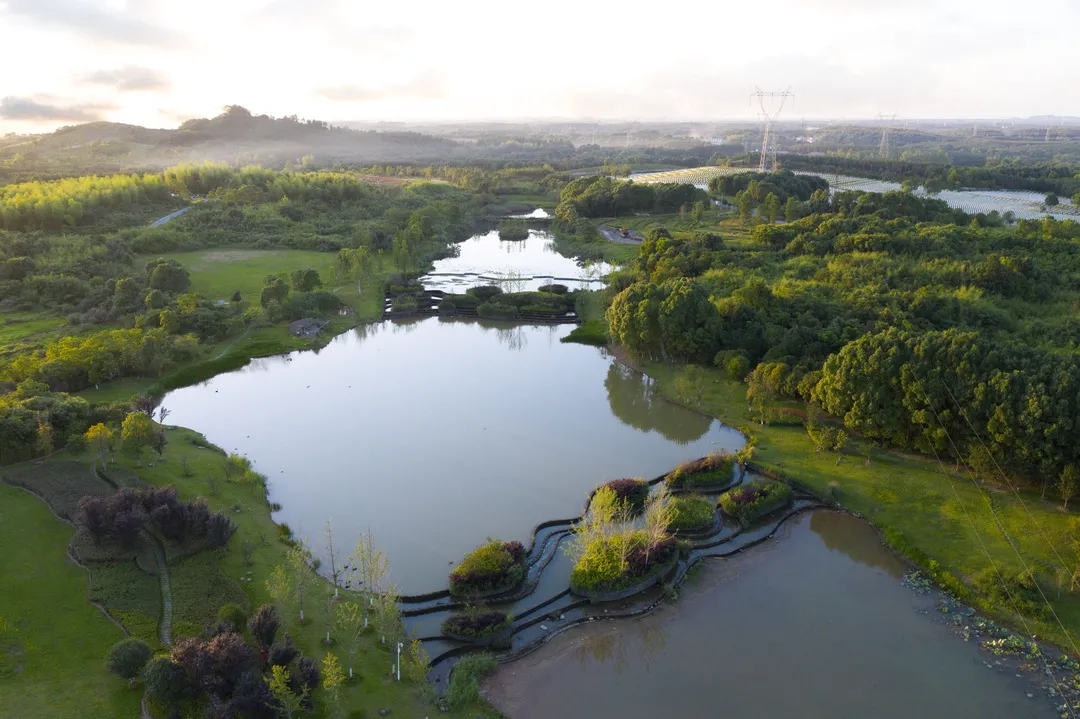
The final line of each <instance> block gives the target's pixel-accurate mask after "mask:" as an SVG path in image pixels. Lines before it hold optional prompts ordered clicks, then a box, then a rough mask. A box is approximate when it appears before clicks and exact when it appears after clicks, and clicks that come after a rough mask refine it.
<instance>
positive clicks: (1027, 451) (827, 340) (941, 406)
mask: <svg viewBox="0 0 1080 719" xmlns="http://www.w3.org/2000/svg"><path fill="white" fill-rule="evenodd" d="M945 210H947V208H944V207H943V205H942V204H941V203H938V202H937V201H934V200H930V199H927V198H918V197H914V196H912V195H910V194H909V193H887V194H885V195H872V194H864V193H837V194H836V195H834V196H833V197H832V198H831V200H830V201H829V204H828V206H827V208H825V211H821V212H815V213H814V214H811V215H809V216H807V217H805V218H801V219H797V220H794V221H792V222H790V223H788V224H785V225H770V224H761V225H758V226H757V227H755V228H754V229H753V231H752V233H751V237H752V239H753V240H754V242H753V243H752V244H751V245H749V246H744V245H737V246H731V245H726V244H725V243H723V242H722V241H721V240H720V239H719V238H713V237H709V236H707V235H676V236H672V235H671V234H670V233H668V232H666V231H664V230H656V231H652V232H650V233H649V235H648V236H647V238H646V240H645V241H644V242H643V244H642V245H641V248H640V251H639V254H638V257H637V258H636V259H635V260H634V261H633V262H632V263H630V264H629V265H627V266H626V267H625V268H624V269H623V270H621V271H619V272H617V273H615V274H614V275H613V276H612V278H611V284H610V288H609V290H608V291H607V292H608V295H609V300H610V304H609V308H608V310H607V320H608V324H609V328H610V334H611V337H612V338H613V339H614V340H615V341H617V342H619V343H620V344H622V345H624V346H626V347H628V348H629V349H631V350H632V351H634V352H635V353H638V354H640V355H642V356H646V357H657V358H665V359H671V360H676V361H682V362H693V363H702V364H709V363H711V364H715V365H716V366H718V367H720V368H722V369H724V370H725V371H727V372H728V373H729V374H730V375H731V376H732V377H733V378H736V379H744V378H747V379H749V380H750V381H751V384H752V389H753V390H754V392H753V393H754V396H755V397H756V398H757V399H756V401H758V402H759V403H760V404H761V406H762V407H765V406H766V405H768V404H769V403H770V402H771V401H772V400H771V399H770V398H776V397H781V396H790V397H798V398H801V399H803V400H806V401H810V402H817V403H819V404H821V405H822V406H823V407H824V408H825V409H826V410H827V411H829V412H831V413H834V414H836V415H837V416H838V417H840V418H842V419H843V420H844V422H845V423H846V424H847V425H848V426H849V427H850V428H852V429H855V430H858V431H860V432H864V433H866V434H868V435H869V436H871V437H874V438H876V439H880V440H882V441H885V442H887V443H889V444H892V445H894V446H899V447H904V448H914V449H919V450H922V451H928V450H929V449H930V448H933V449H936V450H937V451H939V452H943V453H945V454H947V455H948V456H949V457H951V458H954V459H955V460H961V459H963V460H965V461H971V462H975V463H980V464H979V465H978V466H980V467H983V468H986V467H993V463H994V462H997V463H999V464H1000V465H1001V466H1003V467H1006V468H1007V469H1008V471H1009V472H1010V473H1012V474H1013V475H1014V476H1022V477H1026V478H1029V479H1031V480H1033V481H1037V482H1050V481H1052V480H1053V479H1055V478H1056V476H1057V474H1058V473H1060V472H1061V471H1062V470H1063V469H1064V467H1065V466H1067V465H1070V464H1073V463H1076V462H1077V461H1080V448H1078V447H1077V446H1076V445H1075V443H1073V445H1072V446H1069V442H1070V440H1068V439H1067V437H1068V436H1069V432H1071V431H1072V429H1071V428H1073V427H1076V426H1080V425H1077V422H1080V414H1078V413H1080V387H1078V385H1077V380H1076V379H1075V378H1076V377H1077V376H1078V375H1077V372H1078V370H1080V367H1078V366H1077V350H1078V348H1080V320H1078V319H1077V317H1076V315H1075V307H1076V305H1077V303H1078V302H1080V242H1077V239H1080V225H1078V224H1077V223H1075V222H1057V221H1053V220H1047V221H1046V222H1043V223H1027V224H1026V225H1024V226H1022V227H1017V228H1013V229H1003V228H986V227H982V226H980V225H979V223H978V221H975V222H964V221H963V220H964V219H966V216H965V217H964V218H962V217H959V216H955V215H953V214H952V212H951V211H950V212H949V213H945ZM949 219H953V220H956V221H954V222H948V221H947V220H949ZM931 407H932V408H933V411H931ZM768 414H769V413H767V412H764V411H763V412H762V417H767V416H768ZM969 421H970V426H969V425H968V422H969ZM950 440H951V441H950ZM984 443H985V446H984Z"/></svg>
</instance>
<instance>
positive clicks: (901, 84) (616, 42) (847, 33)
mask: <svg viewBox="0 0 1080 719" xmlns="http://www.w3.org/2000/svg"><path fill="white" fill-rule="evenodd" d="M1029 8H1030V9H1031V10H1030V11H1029V10H1028V9H1029ZM1076 28H1080V0H1042V1H1041V2H1039V3H1033V4H1031V5H1025V4H1021V3H1017V2H1015V0H770V2H768V3H746V2H743V3H725V2H716V0H709V1H708V2H706V1H704V0H689V1H687V2H681V3H672V4H666V3H615V4H613V3H610V2H600V1H599V0H547V1H546V2H544V3H530V4H524V3H509V2H505V0H501V1H499V2H494V1H488V0H458V2H434V1H432V0H413V1H412V2H371V0H366V1H364V2H358V1H356V0H353V1H352V2H349V1H348V0H213V1H212V2H211V1H210V0H185V2H176V1H175V0H0V68H3V70H2V71H0V134H3V133H7V132H43V131H49V130H52V129H54V128H56V127H59V126H62V125H70V124H76V123H81V122H89V121H94V120H112V121H117V122H127V123H132V124H139V125H145V126H148V127H175V126H177V125H178V124H179V123H181V122H183V121H184V120H186V119H190V118H193V117H212V116H214V115H217V114H218V113H220V112H221V109H222V108H223V107H224V106H225V105H231V104H236V105H243V106H244V107H247V108H248V109H250V110H251V111H252V112H255V113H258V114H269V115H274V116H285V115H299V116H300V117H302V118H318V119H323V120H329V121H332V122H336V121H345V120H366V121H372V120H386V121H395V120H397V121H432V120H435V121H440V120H441V121H448V122H452V121H468V120H504V121H513V120H522V119H532V120H539V119H588V120H719V119H745V120H755V119H756V118H757V113H758V108H757V106H756V105H755V104H752V103H751V98H750V93H752V92H753V91H754V89H755V87H760V88H762V89H763V90H769V91H778V90H784V89H786V88H790V90H791V92H793V93H794V95H795V96H794V100H793V103H792V104H790V105H788V106H786V107H785V108H784V115H786V116H788V117H791V118H796V119H798V118H807V119H811V118H812V119H821V118H871V117H876V116H877V114H878V113H885V114H887V115H892V114H894V113H895V114H897V115H898V116H899V117H900V118H954V117H958V118H959V117H975V118H1005V117H1027V116H1032V115H1072V116H1080V41H1077V35H1076ZM769 109H770V110H772V109H774V108H773V107H771V106H770V107H769Z"/></svg>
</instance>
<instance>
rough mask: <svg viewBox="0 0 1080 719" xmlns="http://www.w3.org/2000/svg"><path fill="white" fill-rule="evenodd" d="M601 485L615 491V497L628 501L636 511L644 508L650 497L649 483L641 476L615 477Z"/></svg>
mask: <svg viewBox="0 0 1080 719" xmlns="http://www.w3.org/2000/svg"><path fill="white" fill-rule="evenodd" d="M600 486H601V488H603V487H607V488H608V489H610V490H611V491H613V492H615V498H616V499H618V500H619V501H620V502H626V504H627V505H628V506H629V507H630V509H631V510H633V511H634V512H640V511H641V510H642V509H644V508H645V500H646V499H648V497H649V485H648V483H647V482H646V481H645V480H644V479H641V478H633V479H613V480H611V481H610V482H605V483H604V484H602V485H600Z"/></svg>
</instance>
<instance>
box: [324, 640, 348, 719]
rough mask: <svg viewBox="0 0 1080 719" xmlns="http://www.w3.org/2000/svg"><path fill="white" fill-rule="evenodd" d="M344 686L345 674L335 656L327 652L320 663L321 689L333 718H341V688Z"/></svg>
mask: <svg viewBox="0 0 1080 719" xmlns="http://www.w3.org/2000/svg"><path fill="white" fill-rule="evenodd" d="M344 685H345V672H343V671H342V670H341V662H339V661H338V658H337V655H336V654H334V653H333V652H328V653H327V654H326V656H325V657H323V662H322V688H323V691H325V692H326V703H327V704H329V705H330V709H331V711H332V712H333V715H334V716H335V717H338V716H341V688H342V687H343V686H344Z"/></svg>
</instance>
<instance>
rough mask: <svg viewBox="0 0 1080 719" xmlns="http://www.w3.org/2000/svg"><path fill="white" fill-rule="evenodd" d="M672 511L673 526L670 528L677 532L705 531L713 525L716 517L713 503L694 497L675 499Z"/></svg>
mask: <svg viewBox="0 0 1080 719" xmlns="http://www.w3.org/2000/svg"><path fill="white" fill-rule="evenodd" d="M671 509H672V517H671V524H669V525H668V528H669V529H672V530H675V531H679V530H682V531H687V530H693V529H704V528H705V527H708V526H709V525H710V524H712V522H713V519H714V517H715V516H716V515H715V513H714V508H713V504H712V502H710V501H709V500H707V499H705V498H703V497H695V496H693V495H686V496H680V497H673V498H672V500H671Z"/></svg>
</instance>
